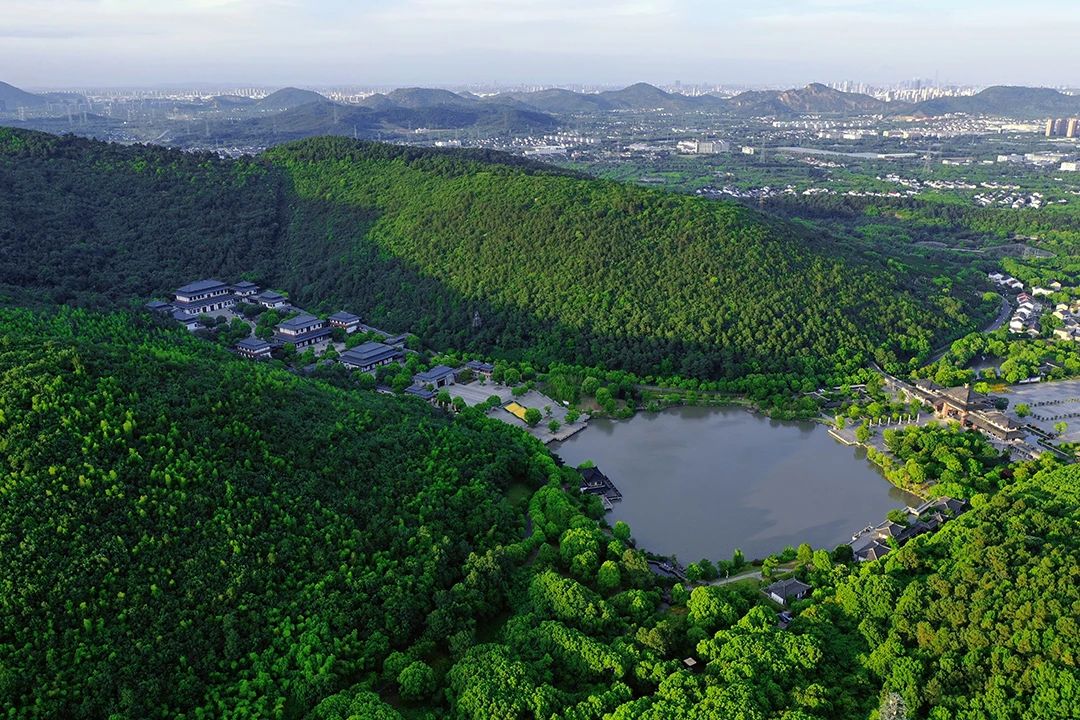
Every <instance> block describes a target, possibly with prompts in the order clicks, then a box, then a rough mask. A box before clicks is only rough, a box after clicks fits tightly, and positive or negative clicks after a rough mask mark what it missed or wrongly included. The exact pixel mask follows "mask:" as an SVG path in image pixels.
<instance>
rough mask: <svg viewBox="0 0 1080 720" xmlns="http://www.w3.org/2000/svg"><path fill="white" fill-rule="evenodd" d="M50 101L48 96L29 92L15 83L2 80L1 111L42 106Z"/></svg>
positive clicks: (0, 86)
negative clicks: (11, 83) (10, 83)
mask: <svg viewBox="0 0 1080 720" xmlns="http://www.w3.org/2000/svg"><path fill="white" fill-rule="evenodd" d="M48 102H49V100H48V98H45V97H42V96H40V95H35V94H33V93H28V92H26V91H25V90H21V89H19V88H17V87H15V86H14V85H9V84H8V83H6V82H0V112H2V111H5V110H6V111H8V112H14V111H15V109H16V108H20V107H40V106H42V105H45V104H47V103H48Z"/></svg>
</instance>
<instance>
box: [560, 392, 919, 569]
mask: <svg viewBox="0 0 1080 720" xmlns="http://www.w3.org/2000/svg"><path fill="white" fill-rule="evenodd" d="M551 447H552V449H553V450H554V451H555V452H557V453H558V454H559V455H560V456H562V458H563V459H564V460H565V461H566V462H567V464H569V465H578V464H579V463H581V462H584V461H585V460H592V461H593V462H595V463H596V465H597V467H599V468H600V470H602V471H603V472H604V474H606V475H607V476H608V477H610V478H611V479H612V481H613V482H614V483H615V485H616V486H617V487H618V488H619V490H620V491H622V494H623V500H622V502H617V503H615V510H614V511H613V512H611V513H609V514H608V522H611V523H614V522H615V521H616V520H625V521H626V522H628V523H629V524H630V529H631V530H632V531H633V534H634V538H635V539H636V540H637V542H638V545H639V547H643V548H647V549H649V550H652V551H653V552H657V553H662V554H674V555H676V556H678V558H679V560H680V561H682V562H683V563H687V562H693V561H696V560H700V559H701V558H709V559H711V560H720V559H726V558H730V557H731V553H732V552H733V551H734V550H735V548H741V549H742V551H743V552H744V553H745V554H746V556H747V558H749V559H753V558H760V557H765V556H766V555H768V554H770V553H773V552H776V551H779V550H783V549H784V547H785V546H787V545H796V546H797V545H798V544H799V543H801V542H808V543H810V544H811V545H813V546H814V547H815V548H819V547H824V548H828V549H832V548H833V547H835V546H836V545H838V544H840V543H842V542H847V541H849V540H850V539H851V534H852V533H853V532H855V531H857V530H860V529H861V528H863V527H865V526H866V525H868V524H870V523H874V524H877V523H879V522H881V521H882V520H884V519H885V513H887V512H888V511H889V510H890V509H892V508H894V507H902V506H904V505H907V504H910V503H912V502H915V501H917V498H915V497H914V496H912V495H909V494H907V493H904V492H902V491H900V490H898V489H896V488H895V487H893V486H892V485H891V484H889V482H888V481H887V480H885V478H884V477H882V476H881V475H880V474H879V473H878V472H877V470H875V468H874V467H873V466H872V465H871V464H870V463H869V462H868V461H867V460H866V455H865V453H864V452H863V451H861V450H857V449H855V448H851V447H847V446H845V445H842V444H840V443H838V442H837V441H836V440H834V439H833V438H832V437H831V436H830V435H829V433H828V430H827V429H826V428H825V427H824V426H821V425H817V424H814V423H796V422H781V421H777V420H770V419H769V418H766V417H762V416H759V415H755V414H753V413H750V412H748V411H746V410H743V409H740V408H723V409H713V408H694V407H691V408H677V409H672V410H666V411H664V412H661V413H638V414H637V415H635V416H634V417H633V418H631V419H630V420H609V419H606V418H597V419H595V420H592V421H590V422H589V427H588V428H586V429H585V430H583V431H582V432H580V433H578V434H577V435H575V436H573V437H572V438H570V439H569V440H566V441H565V442H562V443H559V444H557V445H552V446H551Z"/></svg>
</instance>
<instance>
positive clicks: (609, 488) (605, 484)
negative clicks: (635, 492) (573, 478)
mask: <svg viewBox="0 0 1080 720" xmlns="http://www.w3.org/2000/svg"><path fill="white" fill-rule="evenodd" d="M581 492H583V493H589V494H590V495H599V496H600V503H601V504H602V505H603V506H604V510H605V511H611V510H613V509H614V507H615V506H614V505H613V504H612V503H617V502H619V501H620V500H622V493H621V492H619V488H617V487H615V483H613V482H611V478H609V477H608V476H607V475H605V474H604V473H602V472H600V469H599V468H596V467H589V468H582V470H581Z"/></svg>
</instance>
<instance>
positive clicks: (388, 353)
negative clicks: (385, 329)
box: [340, 342, 405, 372]
mask: <svg viewBox="0 0 1080 720" xmlns="http://www.w3.org/2000/svg"><path fill="white" fill-rule="evenodd" d="M404 356H405V354H404V353H403V352H402V351H401V350H400V349H398V348H394V347H390V346H389V345H384V344H383V343H377V342H366V343H363V344H362V345H357V346H356V347H354V348H352V349H350V350H346V351H345V352H343V353H342V354H341V358H340V360H341V364H342V365H344V366H345V367H347V368H350V369H353V370H359V371H360V372H371V371H372V370H374V369H375V368H377V367H379V366H380V365H389V364H390V363H392V362H396V361H398V360H401V359H402V358H403V357H404Z"/></svg>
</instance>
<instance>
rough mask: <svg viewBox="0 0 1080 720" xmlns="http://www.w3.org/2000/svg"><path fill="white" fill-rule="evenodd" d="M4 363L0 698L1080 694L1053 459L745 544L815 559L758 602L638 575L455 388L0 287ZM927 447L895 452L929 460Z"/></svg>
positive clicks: (734, 566)
mask: <svg viewBox="0 0 1080 720" xmlns="http://www.w3.org/2000/svg"><path fill="white" fill-rule="evenodd" d="M0 378H2V382H0V457H2V458H3V464H2V466H0V713H3V714H4V715H5V716H8V717H19V718H37V717H40V718H44V717H72V718H103V717H110V718H115V719H116V720H121V719H123V718H132V719H134V718H150V717H163V718H164V717H184V718H200V717H235V718H312V719H322V720H345V719H346V718H352V717H360V718H388V719H390V720H393V719H395V718H397V719H399V720H400V719H402V718H407V719H411V718H417V719H419V718H423V719H425V720H426V719H428V718H436V717H453V718H461V719H465V718H469V719H475V720H481V719H483V720H488V719H493V718H506V719H507V720H512V719H517V718H535V719H536V720H552V719H555V720H569V719H570V718H574V719H575V720H588V719H593V720H601V719H602V718H609V719H610V720H629V719H631V718H649V719H651V720H660V719H661V718H665V719H666V718H745V719H747V720H766V719H777V720H781V719H782V720H815V719H817V720H832V719H835V718H852V719H855V718H858V719H864V718H879V719H880V720H885V719H886V718H889V719H895V718H900V717H908V718H930V719H932V720H945V719H956V720H959V719H960V718H1000V719H1005V718H1039V719H1042V718H1046V719H1050V718H1067V717H1071V716H1072V715H1073V712H1072V711H1073V709H1075V708H1076V707H1078V706H1080V680H1078V674H1077V666H1076V665H1077V657H1078V652H1080V629H1078V627H1077V622H1076V618H1077V616H1078V614H1080V582H1077V580H1078V577H1077V572H1078V571H1077V567H1080V564H1078V561H1080V543H1078V540H1077V538H1078V537H1080V536H1078V533H1077V531H1078V530H1080V526H1078V520H1080V511H1078V509H1077V508H1078V507H1080V471H1078V470H1077V469H1076V468H1075V467H1068V468H1065V469H1062V470H1053V469H1052V468H1051V466H1052V462H1051V463H1041V464H1036V463H1028V464H1018V465H1011V466H1009V467H1007V468H1003V467H1002V466H1001V465H1000V464H999V463H989V464H983V465H981V466H978V465H975V464H970V463H969V467H968V470H969V471H968V472H967V473H956V474H955V476H954V477H952V478H951V479H950V482H951V483H952V484H953V486H955V487H956V488H957V489H958V490H960V491H961V492H962V493H963V494H965V495H966V496H969V497H970V498H971V503H972V505H973V509H972V510H971V511H969V512H967V513H965V514H963V515H961V516H960V517H958V518H956V519H953V520H951V521H949V522H948V523H946V525H945V526H944V528H943V529H942V530H940V531H939V532H937V533H935V534H932V535H923V536H920V537H918V538H916V539H915V540H913V541H911V542H909V543H908V544H907V545H905V546H904V547H903V548H900V549H898V550H896V551H894V552H893V553H890V554H889V555H888V556H886V558H885V559H884V560H881V561H877V562H873V563H862V564H856V563H853V562H852V560H851V554H850V551H849V552H847V553H844V552H841V550H842V549H844V548H845V547H846V546H841V548H838V549H837V550H836V551H830V550H828V549H817V550H814V549H813V548H810V547H809V546H803V547H800V548H799V550H798V552H797V553H796V552H795V551H794V550H792V551H791V554H790V557H791V558H794V560H793V561H792V562H791V564H790V565H787V566H786V567H785V568H777V566H776V565H775V564H771V565H770V564H768V563H766V565H767V566H768V567H767V568H766V567H763V568H762V569H763V571H765V572H767V573H769V572H771V573H773V574H774V577H775V576H776V575H777V574H781V573H787V574H790V573H794V574H795V575H796V576H798V577H800V578H802V579H803V580H805V581H807V582H809V583H810V584H811V585H812V586H813V587H814V592H813V595H812V597H811V598H809V599H807V600H804V601H800V602H798V603H796V604H795V605H794V607H793V608H792V609H793V610H794V612H795V618H794V620H793V621H792V622H791V624H790V625H788V626H787V628H786V629H781V628H780V627H778V625H777V622H776V612H775V606H772V605H771V603H770V602H769V601H767V600H766V599H765V596H764V595H763V594H761V593H760V592H759V591H758V590H757V589H756V583H755V582H754V581H753V580H750V581H748V582H737V583H733V584H730V585H723V586H714V585H708V584H688V585H685V586H684V585H682V584H674V585H672V582H673V581H670V580H666V581H664V580H660V579H658V578H657V577H656V576H654V574H653V573H652V572H651V571H650V569H649V566H648V562H647V556H646V555H645V553H644V552H643V551H642V550H640V549H637V548H635V546H634V544H633V540H632V531H631V528H629V527H628V526H626V525H625V524H623V523H616V524H615V526H614V527H610V528H609V527H606V526H605V525H604V524H602V523H600V522H598V519H599V518H600V517H601V516H602V511H601V510H600V508H599V505H598V503H597V502H596V500H595V498H592V499H588V496H582V495H580V494H579V493H577V491H576V489H575V486H576V482H577V480H576V478H577V473H576V471H575V470H572V469H569V468H565V467H562V468H560V467H558V466H557V464H556V463H555V462H554V461H553V459H552V458H551V456H549V455H548V454H547V452H546V451H545V450H544V449H543V448H542V447H540V446H539V445H537V444H536V443H535V442H534V441H532V440H531V439H529V438H528V437H527V436H525V435H524V434H523V433H520V432H518V431H517V430H514V429H512V428H509V427H507V426H504V425H502V424H500V423H497V422H495V421H491V420H488V419H487V418H485V417H483V416H482V415H480V414H479V413H477V412H475V411H472V410H465V411H463V412H461V413H460V414H458V415H456V416H455V417H454V418H452V419H451V418H450V417H448V416H446V415H443V414H441V413H439V412H438V411H435V410H433V409H432V408H430V407H428V406H426V405H424V404H422V403H420V402H418V401H413V400H410V399H406V398H396V397H385V396H379V395H377V394H375V393H372V392H369V391H361V390H344V389H339V388H336V387H333V386H330V385H327V384H324V383H323V382H321V381H317V380H312V379H304V378H299V377H297V376H295V375H292V374H290V373H287V372H285V371H284V370H282V369H280V368H278V367H275V366H273V365H263V364H255V363H250V362H245V361H241V360H239V359H234V358H232V357H231V356H230V355H229V354H228V352H227V351H226V350H224V349H222V348H219V347H217V346H215V345H213V344H211V343H206V342H203V341H200V340H199V339H197V338H194V337H192V336H190V335H189V334H187V333H185V332H184V331H181V330H176V329H163V328H161V327H159V326H157V325H155V324H154V323H153V322H151V321H150V320H149V319H148V318H146V317H144V316H132V315H126V314H95V313H90V312H87V311H84V310H71V309H64V310H60V311H55V312H54V313H53V314H46V315H39V314H34V313H31V312H29V311H25V310H4V311H0ZM913 447H915V446H914V445H913ZM927 447H929V444H928V442H927V441H926V440H925V438H924V439H922V440H920V441H919V444H918V447H917V448H915V449H914V450H913V451H912V452H911V453H910V454H908V455H906V457H908V459H909V460H910V461H914V462H922V461H923V460H924V459H926V460H927V461H928V462H934V463H944V465H945V466H949V465H950V461H949V460H948V459H947V458H945V457H944V456H943V455H941V454H940V453H938V452H936V451H933V452H929V453H927V452H924V449H925V448H927ZM951 447H952V451H953V452H954V453H955V452H956V451H957V446H956V444H955V443H952V444H951ZM929 455H932V456H933V457H929ZM565 488H569V489H570V492H567V490H566V489H565ZM745 563H746V561H745V560H744V559H742V558H741V557H736V558H735V559H733V560H732V561H728V562H725V563H723V565H724V566H725V567H726V569H727V570H731V571H735V572H738V571H739V570H740V569H741V568H742V567H744V566H745ZM694 567H696V568H697V569H698V572H699V573H702V574H704V570H705V569H709V570H711V571H712V574H711V577H715V572H716V571H715V568H714V566H713V565H712V564H711V563H709V562H708V561H702V562H701V563H695V564H694ZM696 574H697V573H696ZM700 576H701V575H698V577H700ZM688 657H691V658H695V659H696V660H697V661H698V667H699V668H700V669H699V670H698V671H696V672H695V671H692V670H690V669H688V668H687V667H686V665H685V664H684V663H683V660H684V659H685V658H688Z"/></svg>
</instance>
